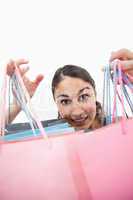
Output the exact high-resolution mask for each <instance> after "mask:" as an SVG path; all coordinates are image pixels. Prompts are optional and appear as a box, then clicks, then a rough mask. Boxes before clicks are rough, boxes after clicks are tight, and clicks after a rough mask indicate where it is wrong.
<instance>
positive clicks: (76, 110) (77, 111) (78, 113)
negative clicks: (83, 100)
mask: <svg viewBox="0 0 133 200" xmlns="http://www.w3.org/2000/svg"><path fill="white" fill-rule="evenodd" d="M83 116H84V110H83V108H82V106H81V105H79V104H78V103H76V104H74V105H73V107H72V110H71V117H72V119H81V118H82V117H83Z"/></svg>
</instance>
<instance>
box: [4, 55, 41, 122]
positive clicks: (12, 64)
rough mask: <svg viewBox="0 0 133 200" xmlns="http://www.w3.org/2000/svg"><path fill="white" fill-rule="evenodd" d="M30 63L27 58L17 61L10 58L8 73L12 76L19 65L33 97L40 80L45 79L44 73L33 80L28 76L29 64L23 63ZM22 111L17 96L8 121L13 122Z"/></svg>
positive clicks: (26, 85)
mask: <svg viewBox="0 0 133 200" xmlns="http://www.w3.org/2000/svg"><path fill="white" fill-rule="evenodd" d="M26 64H28V61H27V60H24V59H19V60H16V61H13V60H10V61H9V63H8V64H7V74H8V75H9V76H12V74H13V73H14V71H15V68H16V67H18V69H19V72H20V75H21V77H22V79H23V82H24V85H25V87H26V89H27V91H28V93H29V95H30V97H32V96H33V95H34V93H35V91H36V89H37V87H38V86H39V84H40V82H41V81H42V80H43V75H42V74H40V75H38V76H37V77H36V78H35V80H34V81H31V80H30V79H29V78H28V77H26V75H25V74H26V72H27V71H28V70H29V67H28V66H25V67H24V66H23V67H22V65H26ZM19 112H20V107H19V106H18V104H17V102H16V100H15V98H14V99H13V103H12V104H11V106H10V118H9V116H7V117H6V118H7V121H8V123H10V122H12V121H13V120H14V119H15V117H16V116H17V115H18V113H19Z"/></svg>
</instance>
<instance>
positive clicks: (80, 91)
mask: <svg viewBox="0 0 133 200" xmlns="http://www.w3.org/2000/svg"><path fill="white" fill-rule="evenodd" d="M86 89H87V90H90V88H89V87H88V86H87V87H84V88H82V89H81V90H79V92H78V95H79V94H81V93H82V92H83V91H84V90H86ZM60 97H64V98H69V95H67V94H60V95H59V96H57V98H60Z"/></svg>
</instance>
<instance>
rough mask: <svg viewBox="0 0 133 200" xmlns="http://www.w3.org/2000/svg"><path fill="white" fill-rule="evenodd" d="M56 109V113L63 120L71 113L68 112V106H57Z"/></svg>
mask: <svg viewBox="0 0 133 200" xmlns="http://www.w3.org/2000/svg"><path fill="white" fill-rule="evenodd" d="M57 107H58V112H59V114H60V116H61V117H62V118H65V117H67V116H69V115H70V113H71V111H70V108H69V106H67V107H64V106H57Z"/></svg>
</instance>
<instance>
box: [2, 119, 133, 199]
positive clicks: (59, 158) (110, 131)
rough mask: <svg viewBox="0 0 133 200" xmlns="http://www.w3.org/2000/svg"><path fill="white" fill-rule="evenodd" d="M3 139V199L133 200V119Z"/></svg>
mask: <svg viewBox="0 0 133 200" xmlns="http://www.w3.org/2000/svg"><path fill="white" fill-rule="evenodd" d="M125 125H126V126H125V130H126V133H125V134H123V132H122V126H121V123H118V124H114V125H109V126H107V127H104V128H101V129H98V130H96V131H94V132H90V133H83V134H79V135H78V134H71V135H66V136H59V137H53V138H52V137H51V138H49V139H48V140H49V143H48V142H47V141H45V140H44V139H38V140H31V141H23V142H16V143H8V144H0V172H1V173H0V200H9V199H10V200H22V199H23V200H29V199H32V200H54V199H55V200H79V199H80V200H87V199H88V200H89V199H90V200H133V156H132V154H133V131H132V128H133V121H132V120H128V121H126V123H125Z"/></svg>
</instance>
